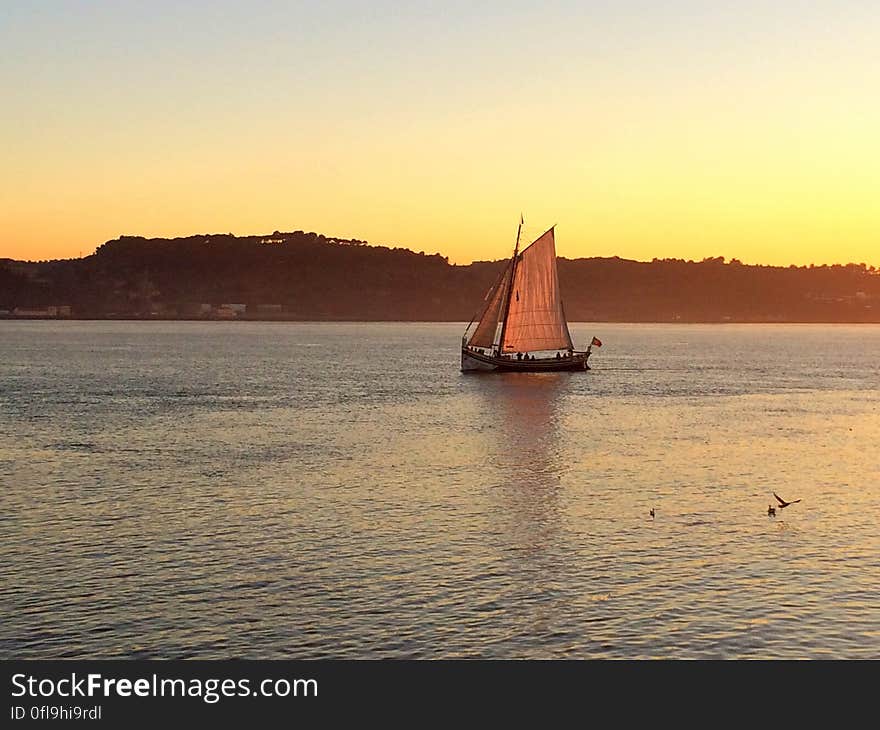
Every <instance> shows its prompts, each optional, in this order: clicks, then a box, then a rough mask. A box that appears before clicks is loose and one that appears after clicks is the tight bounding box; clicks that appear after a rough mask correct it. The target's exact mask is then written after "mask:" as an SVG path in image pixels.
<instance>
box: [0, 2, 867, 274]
mask: <svg viewBox="0 0 880 730" xmlns="http://www.w3.org/2000/svg"><path fill="white" fill-rule="evenodd" d="M0 49H2V54H0V257H11V258H18V259H29V260H42V259H50V258H68V257H74V256H79V255H87V254H89V253H91V252H92V251H94V249H95V248H96V247H97V246H98V245H100V244H101V243H103V242H104V241H106V240H109V239H112V238H115V237H117V236H119V235H121V234H125V235H143V236H148V237H154V236H182V235H190V234H197V233H227V232H232V233H235V234H236V235H249V234H262V233H271V232H272V231H274V230H281V231H292V230H306V231H316V232H319V233H324V234H326V235H330V236H337V237H342V238H358V239H364V240H367V241H369V242H370V243H375V244H385V245H396V246H405V247H407V248H411V249H413V250H416V251H425V252H427V253H434V252H437V251H439V252H441V253H443V254H444V255H448V256H449V258H450V261H453V262H455V263H468V262H470V261H472V260H480V259H497V258H501V257H504V256H508V255H509V254H510V249H511V247H512V244H513V239H514V237H515V234H516V226H517V223H518V222H519V216H520V212H522V213H523V214H524V216H525V218H526V224H527V227H528V230H529V231H534V232H535V233H540V232H541V231H542V230H544V229H545V228H547V227H549V226H550V225H553V224H557V252H558V253H559V255H561V256H566V257H569V258H575V257H580V256H621V257H624V258H632V259H639V260H650V259H652V258H655V257H657V258H684V259H695V260H700V259H702V258H704V257H707V256H726V257H727V258H738V259H740V260H741V261H743V262H745V263H762V264H782V265H788V264H799V265H800V264H809V263H847V262H854V263H860V262H865V263H867V264H869V265H870V264H873V265H880V246H878V244H880V6H878V5H877V3H876V2H875V0H870V1H868V0H837V1H836V2H818V1H815V2H808V1H803V2H798V1H796V0H778V1H776V2H766V1H762V2H758V1H757V0H740V2H737V3H706V2H694V1H684V0H671V1H668V2H657V1H656V0H650V1H649V0H644V1H638V2H636V1H633V0H619V1H618V2H613V3H612V2H602V3H599V2H588V1H586V0H580V2H568V1H560V0H543V1H542V2H520V1H519V0H507V2H477V1H475V0H471V1H469V2H459V0H446V1H445V2H443V3H438V2H430V3H426V2H421V1H420V0H413V1H412V2H408V3H403V2H399V3H392V2H387V1H386V0H372V1H370V2H354V1H353V0H349V1H347V2H340V1H338V0H325V1H324V2H308V3H306V2H265V1H261V0H250V1H249V2H228V1H227V0H214V1H213V2H185V1H184V0H177V1H176V2H167V1H165V0H150V1H149V2H147V1H144V2H127V1H126V0H117V1H116V2H86V1H81V2H70V1H68V0H52V2H42V3H35V2H31V1H27V2H24V1H19V0H0Z"/></svg>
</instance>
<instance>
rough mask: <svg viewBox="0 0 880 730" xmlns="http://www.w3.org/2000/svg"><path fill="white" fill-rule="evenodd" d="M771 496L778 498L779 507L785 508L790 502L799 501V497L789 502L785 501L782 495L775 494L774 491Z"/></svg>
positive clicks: (795, 502)
mask: <svg viewBox="0 0 880 730" xmlns="http://www.w3.org/2000/svg"><path fill="white" fill-rule="evenodd" d="M773 496H774V497H776V499H777V500H779V509H785V508H786V507H788V505H790V504H797V503H798V502H800V500H799V499H793V500H792V501H791V502H786V501H785V500H784V499H783V498H782V497H780V496H779V495H778V494H776V492H773Z"/></svg>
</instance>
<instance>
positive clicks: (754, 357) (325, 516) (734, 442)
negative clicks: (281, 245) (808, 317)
mask: <svg viewBox="0 0 880 730" xmlns="http://www.w3.org/2000/svg"><path fill="white" fill-rule="evenodd" d="M461 329H462V327H461V326H460V325H448V324H366V325H354V324H257V323H253V324H251V323H170V322H152V323H148V322H143V323H106V322H89V323H76V322H65V323H53V322H0V356H2V357H0V495H2V497H0V498H2V510H0V537H2V541H0V566H2V567H0V571H2V574H0V577H2V580H0V609H2V616H3V621H2V623H0V657H3V658H11V657H20V658H28V657H42V658H55V657H119V656H123V657H202V658H214V657H250V658H281V657H287V658H304V657H462V656H464V657H476V656H480V657H590V658H594V657H851V658H856V657H865V658H867V657H873V658H877V657H880V529H878V517H880V448H878V442H880V407H878V404H880V327H870V326H852V327H850V326H687V325H683V326H663V325H620V324H590V325H574V326H573V333H574V334H575V339H576V341H577V342H578V343H579V344H582V343H583V342H585V341H587V340H588V339H589V337H590V336H592V335H593V334H595V335H597V336H599V337H600V338H601V339H602V340H603V342H604V344H605V346H604V347H603V348H602V349H600V350H597V351H596V356H595V358H594V363H593V364H594V370H593V371H592V372H589V373H561V374H546V375H529V374H510V375H503V376H493V375H488V376H486V375H483V376H480V375H476V376H475V375H467V376H465V375H462V374H460V373H459V371H458V352H457V348H458V343H459V337H460V334H461ZM774 490H775V491H777V492H778V493H779V494H781V495H782V496H783V497H786V498H788V499H796V498H802V500H803V501H802V502H801V503H800V504H796V505H793V506H791V507H789V508H787V509H785V510H784V511H779V513H778V517H777V518H776V519H775V520H774V519H772V518H768V516H767V505H768V503H770V502H771V501H773V498H772V491H774ZM651 507H654V508H656V514H657V517H656V519H655V520H654V521H652V520H651V519H650V518H649V516H648V511H649V509H650V508H651Z"/></svg>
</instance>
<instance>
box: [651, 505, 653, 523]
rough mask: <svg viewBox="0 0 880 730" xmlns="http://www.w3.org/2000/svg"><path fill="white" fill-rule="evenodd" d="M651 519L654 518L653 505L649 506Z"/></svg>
mask: <svg viewBox="0 0 880 730" xmlns="http://www.w3.org/2000/svg"><path fill="white" fill-rule="evenodd" d="M651 519H652V520H653V519H654V508H653V507H651Z"/></svg>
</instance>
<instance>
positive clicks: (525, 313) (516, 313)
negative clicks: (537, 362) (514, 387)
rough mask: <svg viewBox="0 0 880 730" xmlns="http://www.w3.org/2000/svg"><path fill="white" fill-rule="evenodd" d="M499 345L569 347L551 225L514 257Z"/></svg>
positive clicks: (522, 348) (507, 348) (518, 348)
mask: <svg viewBox="0 0 880 730" xmlns="http://www.w3.org/2000/svg"><path fill="white" fill-rule="evenodd" d="M502 346H503V352H533V351H536V350H567V349H570V348H572V347H573V346H572V343H571V334H570V333H569V331H568V324H567V323H566V321H565V314H564V313H563V311H562V298H561V297H560V296H559V276H558V274H557V271H556V242H555V238H554V235H553V229H552V228H551V229H550V230H549V231H547V232H546V233H545V234H544V235H543V236H541V237H540V238H538V239H537V240H536V241H535V242H534V243H532V244H531V245H530V246H528V247H527V248H526V249H525V250H523V252H522V253H521V254H520V255H519V256H518V258H517V264H516V271H515V272H514V276H513V286H512V288H511V291H510V307H509V309H508V312H507V323H506V325H505V327H504V342H503V343H502Z"/></svg>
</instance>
